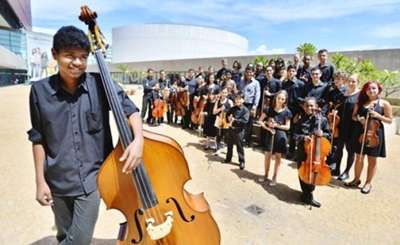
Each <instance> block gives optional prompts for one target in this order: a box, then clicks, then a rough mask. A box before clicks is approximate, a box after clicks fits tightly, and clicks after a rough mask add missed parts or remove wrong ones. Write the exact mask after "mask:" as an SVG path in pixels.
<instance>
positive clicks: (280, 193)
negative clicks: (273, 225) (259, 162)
mask: <svg viewBox="0 0 400 245" xmlns="http://www.w3.org/2000/svg"><path fill="white" fill-rule="evenodd" d="M231 171H232V172H233V173H235V174H236V175H237V176H238V177H239V178H241V179H247V180H251V181H254V182H255V183H257V184H259V185H261V186H262V187H263V188H264V190H266V191H267V192H268V193H269V194H271V195H274V196H275V197H276V198H277V199H278V200H280V201H283V202H286V203H290V204H298V205H304V204H303V203H302V202H300V195H301V191H298V190H295V189H292V188H290V187H289V186H288V185H285V184H283V183H277V184H276V185H275V186H269V185H267V183H265V182H263V183H261V182H259V181H258V178H260V177H262V176H261V175H258V174H254V173H252V172H249V171H247V170H240V169H231Z"/></svg>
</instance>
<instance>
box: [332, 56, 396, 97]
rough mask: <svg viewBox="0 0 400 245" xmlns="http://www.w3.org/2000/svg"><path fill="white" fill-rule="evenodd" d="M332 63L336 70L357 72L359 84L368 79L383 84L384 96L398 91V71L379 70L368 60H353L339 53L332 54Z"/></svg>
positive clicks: (349, 72) (350, 72)
mask: <svg viewBox="0 0 400 245" xmlns="http://www.w3.org/2000/svg"><path fill="white" fill-rule="evenodd" d="M332 63H333V64H334V65H335V67H336V69H337V70H341V71H344V72H346V73H348V74H354V73H357V74H359V79H360V81H361V84H363V83H365V82H366V81H369V80H373V81H378V82H379V83H381V84H382V86H383V96H384V97H388V96H390V95H393V94H395V93H396V92H399V91H400V73H399V71H388V70H379V69H377V68H376V67H375V64H374V63H373V62H372V61H370V60H354V59H351V58H350V57H348V56H346V55H343V54H339V53H336V54H334V55H332Z"/></svg>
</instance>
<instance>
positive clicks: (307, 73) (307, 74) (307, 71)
mask: <svg viewBox="0 0 400 245" xmlns="http://www.w3.org/2000/svg"><path fill="white" fill-rule="evenodd" d="M296 77H297V79H299V80H301V81H303V82H304V83H305V84H308V83H311V82H312V79H311V67H307V68H305V67H304V66H301V67H300V68H299V69H298V70H297V74H296Z"/></svg>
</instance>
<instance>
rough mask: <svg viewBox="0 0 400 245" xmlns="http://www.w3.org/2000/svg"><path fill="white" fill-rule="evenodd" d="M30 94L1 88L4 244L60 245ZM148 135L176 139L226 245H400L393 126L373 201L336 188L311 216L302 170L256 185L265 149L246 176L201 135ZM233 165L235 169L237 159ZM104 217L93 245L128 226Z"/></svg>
mask: <svg viewBox="0 0 400 245" xmlns="http://www.w3.org/2000/svg"><path fill="white" fill-rule="evenodd" d="M29 89H30V86H27V85H19V86H9V87H2V88H0V115H1V119H0V149H1V151H0V152H1V154H0V164H1V168H2V170H1V171H0V190H1V199H0V200H1V201H0V231H1V232H0V244H12V245H14V244H17V245H19V244H35V245H39V244H46V245H47V244H56V242H55V237H54V235H55V229H54V221H53V214H52V212H51V209H50V208H49V207H41V206H40V205H39V204H38V203H37V202H36V201H35V179H34V165H33V159H32V152H31V151H32V150H31V143H30V142H29V141H28V140H27V134H26V131H27V130H28V129H29V128H30V120H29V107H28V95H29ZM141 95H142V91H140V90H139V91H137V93H136V95H134V96H132V99H133V100H134V101H135V103H136V104H138V105H140V103H141ZM145 128H146V129H149V130H152V131H155V132H158V133H163V134H165V135H168V136H171V137H173V138H174V139H175V140H177V142H179V144H180V145H181V146H182V147H183V149H184V152H185V156H186V158H187V160H188V163H189V168H190V171H191V175H192V178H193V180H192V181H189V182H188V184H187V186H186V188H187V189H188V190H190V191H191V192H193V193H198V192H205V196H206V199H207V201H208V202H209V204H210V206H211V209H212V214H213V217H214V218H215V220H216V221H217V223H218V225H219V228H220V231H221V237H222V242H221V244H223V245H247V244H248V245H250V244H251V245H266V244H326V245H329V244H332V245H333V244H335V245H336V244H399V241H400V238H399V237H400V228H399V227H400V212H399V207H400V198H399V194H398V193H397V191H399V186H400V178H399V176H400V147H399V144H400V136H398V135H394V123H393V125H390V126H387V127H386V128H385V130H386V140H387V147H388V148H387V155H388V157H387V158H386V159H379V160H378V171H377V175H376V177H375V179H374V181H373V183H372V184H373V188H372V191H371V193H370V194H369V195H363V194H361V193H360V191H359V190H358V189H346V188H344V187H343V185H342V184H341V183H339V182H337V181H333V182H332V184H331V185H329V186H325V187H317V189H316V191H315V197H316V199H317V200H318V201H320V202H321V203H322V208H320V209H312V210H310V209H309V207H308V206H304V205H303V204H302V203H300V202H299V197H300V186H299V183H298V178H297V169H296V168H295V165H294V164H292V163H290V162H287V161H284V162H283V164H282V166H281V172H280V176H279V179H278V184H277V185H276V186H274V187H269V186H267V185H263V184H260V183H258V182H257V179H258V177H259V176H260V175H261V174H263V159H264V156H263V153H262V152H261V151H260V150H259V149H252V148H246V149H245V155H246V163H247V165H246V169H245V170H243V171H242V170H239V168H238V166H236V165H232V164H221V160H223V157H224V155H221V156H214V155H212V153H211V152H205V151H203V150H202V148H201V146H200V141H201V140H202V138H200V137H198V136H197V135H196V133H195V132H189V131H185V130H182V129H181V128H179V127H173V126H169V125H162V126H159V127H148V126H145ZM113 130H114V131H115V128H114V129H113ZM114 133H115V132H114ZM233 160H234V161H236V162H237V157H236V155H234V157H233ZM365 170H366V169H365ZM364 172H365V171H364ZM351 175H353V171H352V172H351ZM362 179H363V180H365V173H364V175H363V178H362ZM100 210H101V211H100V216H99V220H98V223H97V226H96V230H95V234H94V240H93V244H96V245H101V244H107V245H108V244H110V245H111V244H114V243H115V242H114V238H115V237H116V235H117V231H118V224H119V223H120V222H122V221H124V219H123V217H122V215H121V214H120V213H119V212H118V211H116V210H108V211H107V210H106V209H105V206H104V204H102V205H101V208H100ZM188 245H189V244H188Z"/></svg>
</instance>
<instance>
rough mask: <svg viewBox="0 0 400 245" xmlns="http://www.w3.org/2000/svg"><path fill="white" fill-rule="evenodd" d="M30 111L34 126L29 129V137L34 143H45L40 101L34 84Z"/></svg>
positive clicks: (30, 98)
mask: <svg viewBox="0 0 400 245" xmlns="http://www.w3.org/2000/svg"><path fill="white" fill-rule="evenodd" d="M29 112H30V117H31V124H32V128H31V129H30V130H28V132H27V133H28V139H29V141H31V142H32V143H33V144H43V132H42V127H41V125H42V123H41V118H40V111H39V103H38V100H37V95H36V91H35V88H34V86H32V87H31V92H30V94H29Z"/></svg>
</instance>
